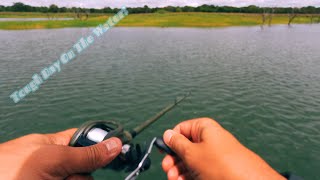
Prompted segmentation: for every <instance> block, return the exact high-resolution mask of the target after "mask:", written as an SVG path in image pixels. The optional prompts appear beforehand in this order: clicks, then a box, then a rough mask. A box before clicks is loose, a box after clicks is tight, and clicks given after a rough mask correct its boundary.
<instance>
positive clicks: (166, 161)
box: [162, 155, 176, 173]
mask: <svg viewBox="0 0 320 180" xmlns="http://www.w3.org/2000/svg"><path fill="white" fill-rule="evenodd" d="M175 161H176V159H175V158H174V157H173V156H170V155H166V156H165V157H164V158H163V160H162V169H163V171H164V172H165V173H167V172H168V171H169V169H170V168H172V167H173V166H174V164H175Z"/></svg>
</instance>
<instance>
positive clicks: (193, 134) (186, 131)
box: [173, 118, 221, 142]
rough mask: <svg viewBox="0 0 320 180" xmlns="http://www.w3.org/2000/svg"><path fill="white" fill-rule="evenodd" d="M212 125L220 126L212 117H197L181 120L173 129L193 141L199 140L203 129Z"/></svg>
mask: <svg viewBox="0 0 320 180" xmlns="http://www.w3.org/2000/svg"><path fill="white" fill-rule="evenodd" d="M212 127H221V126H220V125H219V124H218V123H217V122H216V121H214V120H213V119H210V118H197V119H191V120H187V121H184V122H181V123H179V124H178V125H177V126H175V127H174V128H173V130H174V131H176V132H177V133H180V134H182V135H184V136H185V137H187V138H188V139H191V140H192V141H193V142H201V140H202V138H203V137H202V133H203V132H204V130H205V129H208V128H209V129H210V128H212Z"/></svg>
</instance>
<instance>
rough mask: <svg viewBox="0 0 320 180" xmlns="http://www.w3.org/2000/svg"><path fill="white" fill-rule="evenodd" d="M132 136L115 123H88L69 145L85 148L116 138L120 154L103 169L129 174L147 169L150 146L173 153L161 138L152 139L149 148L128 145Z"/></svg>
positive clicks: (81, 127)
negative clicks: (118, 141)
mask: <svg viewBox="0 0 320 180" xmlns="http://www.w3.org/2000/svg"><path fill="white" fill-rule="evenodd" d="M132 134H134V133H130V132H128V131H125V130H124V128H123V126H122V125H121V124H119V123H117V122H115V121H90V122H87V123H84V124H83V125H81V126H80V127H79V129H78V130H77V131H76V132H75V133H74V135H73V136H72V138H71V141H70V143H69V145H70V146H73V147H85V146H91V145H94V144H97V143H100V142H102V141H104V140H106V139H109V138H111V137H118V138H119V139H120V140H121V141H122V143H123V146H122V150H121V153H120V155H119V156H118V157H116V158H115V159H114V160H113V161H112V162H111V163H110V164H108V165H107V166H106V167H105V168H110V169H112V170H116V171H121V170H125V172H130V171H134V170H136V169H137V167H139V168H138V171H137V172H138V173H137V174H139V173H141V172H143V171H145V170H147V169H149V167H150V165H151V160H150V158H149V157H148V156H146V155H147V154H148V150H149V149H150V146H151V147H152V146H153V144H155V145H156V146H157V147H158V148H159V149H160V150H162V151H165V152H168V153H171V154H172V153H173V152H172V151H171V150H170V148H168V147H167V146H166V145H165V143H164V142H163V140H162V138H154V139H153V142H152V145H149V147H148V146H147V144H145V146H141V145H140V144H132V143H130V142H131V140H132V139H133V137H132ZM149 154H150V152H149ZM133 176H134V175H133Z"/></svg>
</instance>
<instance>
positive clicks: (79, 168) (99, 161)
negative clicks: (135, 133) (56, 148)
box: [62, 138, 122, 174]
mask: <svg viewBox="0 0 320 180" xmlns="http://www.w3.org/2000/svg"><path fill="white" fill-rule="evenodd" d="M66 148H68V150H66V151H65V152H64V153H65V154H64V162H63V163H62V166H64V168H65V169H66V170H67V172H68V173H69V174H75V173H85V172H92V171H94V170H96V169H99V168H101V167H104V166H106V165H107V164H108V163H110V162H111V161H112V160H113V159H114V158H115V157H116V156H118V154H119V153H120V151H121V148H122V143H121V141H120V139H118V138H110V139H108V140H106V141H103V142H101V143H99V144H96V145H93V146H88V147H78V148H75V147H66Z"/></svg>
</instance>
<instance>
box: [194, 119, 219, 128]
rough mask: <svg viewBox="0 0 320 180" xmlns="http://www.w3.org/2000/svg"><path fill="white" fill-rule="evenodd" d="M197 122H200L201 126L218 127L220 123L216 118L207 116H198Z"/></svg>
mask: <svg viewBox="0 0 320 180" xmlns="http://www.w3.org/2000/svg"><path fill="white" fill-rule="evenodd" d="M199 123H200V124H202V125H203V126H218V127H220V124H219V123H218V122H217V121H216V120H214V119H212V118H209V117H203V118H200V119H199Z"/></svg>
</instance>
